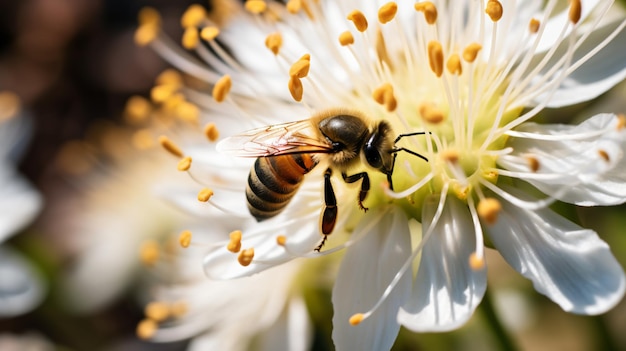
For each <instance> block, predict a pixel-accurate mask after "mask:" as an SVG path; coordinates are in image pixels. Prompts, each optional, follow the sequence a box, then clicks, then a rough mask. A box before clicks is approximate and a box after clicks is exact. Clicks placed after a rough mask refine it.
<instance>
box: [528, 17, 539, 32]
mask: <svg viewBox="0 0 626 351" xmlns="http://www.w3.org/2000/svg"><path fill="white" fill-rule="evenodd" d="M540 26H541V22H539V20H538V19H536V18H531V19H530V22H528V30H529V31H530V32H531V33H537V32H538V31H539V27H540Z"/></svg>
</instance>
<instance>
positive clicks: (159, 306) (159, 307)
mask: <svg viewBox="0 0 626 351" xmlns="http://www.w3.org/2000/svg"><path fill="white" fill-rule="evenodd" d="M143 313H144V314H145V316H146V317H147V318H149V319H151V320H153V321H155V322H162V321H164V320H166V319H167V318H169V317H170V314H171V308H170V306H169V304H167V303H165V302H163V301H152V302H150V303H148V304H147V305H146V307H145V308H144V310H143Z"/></svg>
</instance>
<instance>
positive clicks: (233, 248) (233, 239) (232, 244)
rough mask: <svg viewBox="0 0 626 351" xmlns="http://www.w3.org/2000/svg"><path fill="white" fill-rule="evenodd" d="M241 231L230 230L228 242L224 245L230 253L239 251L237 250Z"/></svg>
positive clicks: (239, 248) (239, 245) (239, 246)
mask: <svg viewBox="0 0 626 351" xmlns="http://www.w3.org/2000/svg"><path fill="white" fill-rule="evenodd" d="M242 235H243V234H242V233H241V230H235V231H232V232H231V233H230V234H229V236H230V241H229V242H228V245H226V249H227V250H228V251H230V252H232V253H237V252H239V250H241V237H242Z"/></svg>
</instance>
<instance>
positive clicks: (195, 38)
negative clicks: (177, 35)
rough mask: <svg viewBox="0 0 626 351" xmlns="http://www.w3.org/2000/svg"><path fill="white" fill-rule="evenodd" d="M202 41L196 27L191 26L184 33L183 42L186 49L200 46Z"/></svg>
mask: <svg viewBox="0 0 626 351" xmlns="http://www.w3.org/2000/svg"><path fill="white" fill-rule="evenodd" d="M199 43H200V35H199V34H198V29H197V28H196V27H189V28H187V29H185V32H184V33H183V40H182V44H183V47H184V48H185V49H188V50H191V49H195V48H196V47H198V44H199Z"/></svg>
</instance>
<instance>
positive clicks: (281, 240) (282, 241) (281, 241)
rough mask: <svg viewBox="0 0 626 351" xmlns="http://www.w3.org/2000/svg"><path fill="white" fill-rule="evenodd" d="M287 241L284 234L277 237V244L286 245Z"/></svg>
mask: <svg viewBox="0 0 626 351" xmlns="http://www.w3.org/2000/svg"><path fill="white" fill-rule="evenodd" d="M286 243H287V237H286V236H284V235H279V236H277V237H276V244H278V245H279V246H285V244H286Z"/></svg>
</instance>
